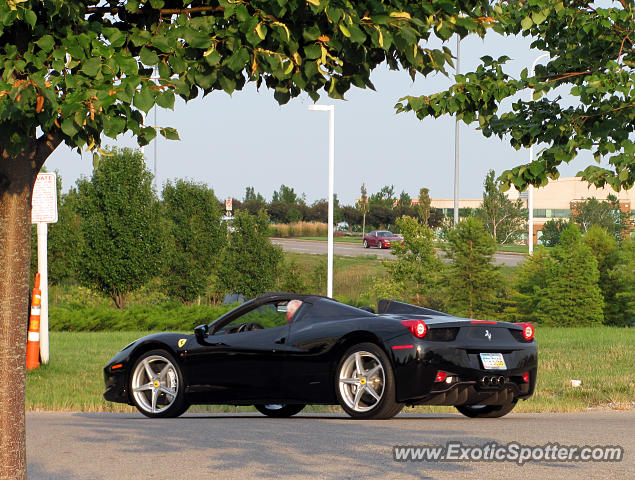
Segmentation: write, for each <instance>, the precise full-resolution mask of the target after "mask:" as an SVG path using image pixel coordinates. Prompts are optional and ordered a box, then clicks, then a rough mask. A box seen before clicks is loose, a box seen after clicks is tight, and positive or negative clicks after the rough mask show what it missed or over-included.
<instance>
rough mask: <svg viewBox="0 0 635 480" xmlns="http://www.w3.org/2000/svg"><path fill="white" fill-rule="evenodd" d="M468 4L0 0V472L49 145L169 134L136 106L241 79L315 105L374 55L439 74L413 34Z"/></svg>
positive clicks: (440, 54)
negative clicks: (35, 194)
mask: <svg viewBox="0 0 635 480" xmlns="http://www.w3.org/2000/svg"><path fill="white" fill-rule="evenodd" d="M481 8H482V7H481V2H477V1H476V0H467V1H465V2H461V3H460V4H459V3H457V4H448V3H447V2H444V1H442V0H432V2H429V3H425V4H422V3H421V2H416V1H414V0H406V1H399V2H397V1H395V0H388V1H385V2H381V3H379V2H361V3H360V2H355V3H350V2H349V3H343V4H337V5H331V4H330V2H318V1H313V0H310V1H309V2H306V1H304V0H287V1H284V0H282V1H278V2H268V1H262V0H255V1H254V2H250V3H238V2H226V1H224V0H223V1H221V2H219V3H217V2H216V1H210V0H196V1H195V2H191V1H189V0H188V1H185V0H167V1H166V0H149V1H147V0H121V1H120V2H114V1H107V2H101V1H97V0H89V1H83V0H82V1H79V0H43V1H39V2H36V1H15V0H11V1H7V2H0V20H1V21H0V37H1V40H2V41H0V45H1V47H0V65H2V66H3V67H2V75H0V122H2V128H0V155H1V158H2V161H0V265H2V274H1V275H2V276H1V277H0V285H7V286H10V288H4V289H1V288H0V332H2V335H1V336H0V384H2V385H5V386H10V388H3V389H2V390H0V430H1V431H2V432H3V436H2V438H1V440H0V469H1V471H0V473H1V475H4V476H10V477H12V478H24V477H25V468H26V467H25V465H26V464H25V452H26V450H25V431H24V381H25V368H24V358H25V352H26V346H25V345H26V331H25V329H24V328H23V327H24V323H25V318H24V317H25V315H26V312H27V303H28V278H29V271H28V268H29V263H30V262H29V256H30V254H29V232H30V198H31V192H32V188H33V182H34V180H35V176H36V174H37V172H38V171H39V170H40V168H41V167H42V166H43V164H44V162H45V161H46V159H47V158H48V157H49V156H50V155H51V153H53V151H55V149H56V148H57V147H58V146H59V145H60V144H61V143H62V142H64V143H66V144H67V145H69V146H70V147H72V148H78V149H81V148H86V149H88V150H89V151H94V150H98V149H99V145H100V143H101V139H102V134H105V135H107V136H109V137H111V138H116V137H117V136H118V135H120V134H123V133H126V132H131V133H132V135H133V136H134V137H136V138H137V140H138V142H139V143H140V145H145V144H147V143H148V142H149V141H150V140H152V139H153V138H154V137H155V136H156V135H157V133H161V134H162V135H163V136H165V137H167V138H170V139H176V138H178V134H177V132H176V131H175V130H174V129H171V128H159V129H158V132H157V130H155V128H153V127H151V126H148V125H145V124H144V123H143V116H142V113H141V112H142V111H144V112H148V111H149V110H150V109H151V108H152V107H154V106H155V105H158V106H160V107H163V108H172V107H173V105H174V100H175V97H176V96H179V97H180V98H182V99H184V100H186V101H187V100H191V99H193V98H195V97H196V96H198V95H199V94H208V93H210V92H212V91H216V90H223V91H225V92H227V93H228V94H231V93H232V92H234V91H236V90H241V89H242V88H243V87H244V85H245V84H246V83H247V82H253V83H255V84H256V85H257V86H261V85H262V84H263V83H264V85H265V86H266V87H267V88H269V89H271V90H272V91H273V92H274V98H275V99H276V100H277V101H278V102H279V103H281V104H283V103H286V102H288V101H289V99H290V98H291V97H297V96H298V95H300V93H301V92H303V91H304V92H307V93H308V94H309V96H311V98H312V99H313V100H317V99H318V97H319V93H318V92H319V91H321V89H324V91H325V92H327V93H328V95H329V96H331V97H332V98H343V95H344V94H345V93H346V92H347V91H348V90H349V89H350V87H351V85H354V86H356V87H358V88H373V84H372V82H371V80H370V74H371V72H372V71H373V70H374V69H375V68H376V67H377V66H378V65H380V64H382V63H384V62H385V63H386V64H387V65H388V67H389V68H391V69H398V68H403V69H406V70H409V71H410V73H411V74H412V75H413V76H414V75H415V73H416V72H419V73H422V74H424V75H427V74H428V73H431V72H437V71H441V72H443V71H445V68H446V66H447V65H451V64H452V58H451V57H452V55H451V52H450V50H449V49H447V48H443V49H430V48H426V47H425V46H424V45H423V44H421V45H420V41H421V40H427V39H428V38H429V37H430V36H431V35H435V36H436V37H438V38H440V39H443V40H447V39H448V38H450V37H451V36H452V35H453V34H455V33H456V34H458V35H460V36H461V37H463V36H465V35H467V34H468V33H469V32H471V31H476V32H477V33H478V34H479V35H483V34H484V32H485V28H486V26H487V20H486V19H485V17H483V15H482V13H483V12H482V11H481ZM460 14H461V15H465V18H464V17H463V16H459V15H460ZM155 67H156V69H157V70H158V78H152V76H153V75H152V72H153V69H154V68H155ZM155 77H156V76H155Z"/></svg>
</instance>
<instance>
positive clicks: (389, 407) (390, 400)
mask: <svg viewBox="0 0 635 480" xmlns="http://www.w3.org/2000/svg"><path fill="white" fill-rule="evenodd" d="M356 353H360V354H361V355H362V356H363V357H368V358H370V359H371V367H374V366H376V365H375V363H378V364H380V365H381V368H382V370H383V384H382V385H381V387H382V388H381V394H380V398H379V400H376V399H373V397H371V396H370V394H365V393H363V392H362V393H361V396H360V402H359V403H361V401H362V400H363V399H364V398H368V399H370V401H371V402H372V401H373V400H375V401H376V403H375V404H374V405H372V404H371V405H364V406H361V405H359V404H358V403H357V402H356V403H354V404H353V406H351V405H349V404H350V403H352V402H351V395H352V391H353V389H355V390H357V389H359V388H363V387H362V386H367V387H371V388H374V386H375V385H378V383H373V382H374V381H373V378H375V377H372V376H369V377H368V379H367V378H366V377H365V376H361V377H360V378H363V379H364V383H363V384H361V383H360V385H354V386H349V387H347V385H348V384H347V383H344V382H341V381H340V379H341V378H348V377H347V375H349V373H347V370H348V369H349V368H350V365H349V362H350V361H351V358H353V359H354V356H355V354H356ZM353 361H355V360H353ZM373 369H374V368H369V370H366V373H369V372H370V371H371V370H373ZM355 370H356V368H355ZM360 382H361V380H360ZM334 384H335V394H336V395H337V400H338V402H339V404H340V405H341V407H342V408H343V409H344V411H345V412H346V413H348V414H349V415H350V416H351V417H352V418H354V419H358V420H385V419H389V418H392V417H394V416H395V415H397V414H398V413H399V412H400V411H401V410H402V409H403V407H404V404H403V403H398V402H397V401H396V400H395V397H396V394H395V376H394V373H393V369H392V365H391V364H390V359H389V358H388V356H387V355H386V353H385V352H384V351H383V350H382V349H381V348H380V347H379V346H377V345H375V344H374V343H360V344H357V345H354V346H352V347H351V348H349V349H348V350H347V351H346V352H345V353H344V355H342V358H341V359H340V361H339V362H338V364H337V368H336V370H335V378H334ZM373 391H375V390H373ZM375 393H377V394H379V392H377V391H375ZM355 397H357V396H356V395H355ZM355 405H358V408H357V409H356V408H355ZM361 409H366V410H365V411H361Z"/></svg>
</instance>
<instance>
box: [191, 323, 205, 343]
mask: <svg viewBox="0 0 635 480" xmlns="http://www.w3.org/2000/svg"><path fill="white" fill-rule="evenodd" d="M194 335H195V336H196V339H197V340H198V341H199V342H202V341H203V340H205V338H206V337H207V336H208V335H209V325H207V324H206V323H204V324H203V325H199V326H198V327H196V328H195V329H194Z"/></svg>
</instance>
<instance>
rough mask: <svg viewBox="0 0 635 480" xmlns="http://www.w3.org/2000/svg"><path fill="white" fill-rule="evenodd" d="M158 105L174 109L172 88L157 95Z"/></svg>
mask: <svg viewBox="0 0 635 480" xmlns="http://www.w3.org/2000/svg"><path fill="white" fill-rule="evenodd" d="M156 101H157V105H158V106H160V107H162V108H169V109H171V110H173V109H174V92H173V91H172V90H166V91H165V92H163V93H161V94H160V95H157V98H156Z"/></svg>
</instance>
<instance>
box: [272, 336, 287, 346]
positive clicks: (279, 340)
mask: <svg viewBox="0 0 635 480" xmlns="http://www.w3.org/2000/svg"><path fill="white" fill-rule="evenodd" d="M285 340H286V338H285V337H280V338H279V339H278V340H275V341H274V342H273V343H277V344H278V345H281V344H283V343H284V342H285Z"/></svg>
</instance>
